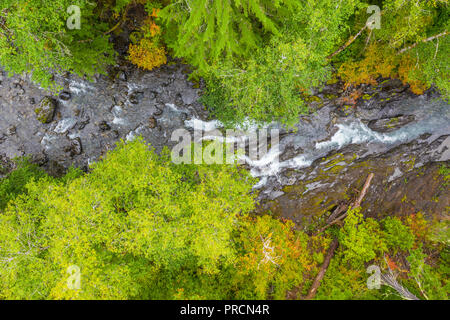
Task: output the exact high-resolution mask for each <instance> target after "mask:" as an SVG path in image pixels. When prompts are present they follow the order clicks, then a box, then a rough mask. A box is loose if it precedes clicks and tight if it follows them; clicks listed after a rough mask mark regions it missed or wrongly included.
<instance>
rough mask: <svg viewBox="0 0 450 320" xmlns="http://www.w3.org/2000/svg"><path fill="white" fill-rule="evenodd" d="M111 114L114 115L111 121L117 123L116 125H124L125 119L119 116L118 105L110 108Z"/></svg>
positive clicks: (120, 110) (119, 108)
mask: <svg viewBox="0 0 450 320" xmlns="http://www.w3.org/2000/svg"><path fill="white" fill-rule="evenodd" d="M111 112H112V114H113V115H114V119H113V121H112V123H114V124H118V125H124V124H125V123H126V121H125V119H123V118H122V117H121V115H122V108H121V107H119V106H114V107H113V108H112V110H111Z"/></svg>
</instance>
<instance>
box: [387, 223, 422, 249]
mask: <svg viewBox="0 0 450 320" xmlns="http://www.w3.org/2000/svg"><path fill="white" fill-rule="evenodd" d="M383 227H384V229H385V234H384V237H385V239H386V245H387V247H388V248H390V249H394V251H397V249H400V250H404V251H408V250H409V249H411V248H412V246H413V244H414V240H415V237H414V234H413V233H412V231H411V229H410V228H409V227H408V226H406V225H404V224H403V223H402V221H401V220H400V219H399V218H397V217H386V218H385V219H384V220H383Z"/></svg>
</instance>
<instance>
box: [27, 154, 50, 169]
mask: <svg viewBox="0 0 450 320" xmlns="http://www.w3.org/2000/svg"><path fill="white" fill-rule="evenodd" d="M47 161H48V158H47V155H46V154H45V153H44V152H40V153H35V154H33V155H32V156H31V162H32V163H35V164H37V165H38V166H43V165H44V164H45V163H47Z"/></svg>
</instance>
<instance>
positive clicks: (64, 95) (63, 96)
mask: <svg viewBox="0 0 450 320" xmlns="http://www.w3.org/2000/svg"><path fill="white" fill-rule="evenodd" d="M59 98H60V99H61V100H63V101H68V100H70V98H71V94H70V92H67V91H63V92H61V93H60V94H59Z"/></svg>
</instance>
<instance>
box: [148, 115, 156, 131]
mask: <svg viewBox="0 0 450 320" xmlns="http://www.w3.org/2000/svg"><path fill="white" fill-rule="evenodd" d="M156 125H157V120H156V119H155V117H150V118H149V119H148V127H149V128H150V129H153V128H155V127H156Z"/></svg>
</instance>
